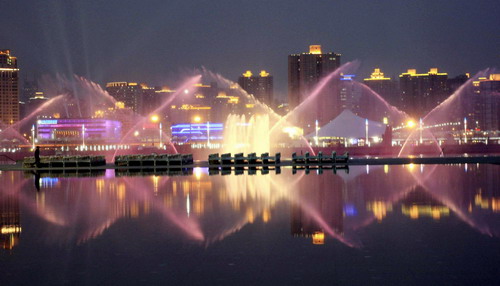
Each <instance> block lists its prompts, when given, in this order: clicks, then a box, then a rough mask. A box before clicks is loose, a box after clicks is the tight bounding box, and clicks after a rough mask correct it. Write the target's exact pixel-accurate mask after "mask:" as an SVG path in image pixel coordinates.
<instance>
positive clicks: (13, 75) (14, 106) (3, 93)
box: [0, 50, 19, 125]
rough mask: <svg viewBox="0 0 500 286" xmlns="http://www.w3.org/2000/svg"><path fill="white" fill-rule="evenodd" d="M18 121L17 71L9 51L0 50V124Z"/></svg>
mask: <svg viewBox="0 0 500 286" xmlns="http://www.w3.org/2000/svg"><path fill="white" fill-rule="evenodd" d="M17 121H19V69H18V68H17V58H16V57H14V56H12V55H11V53H10V50H0V123H2V124H6V125H12V124H14V123H16V122H17Z"/></svg>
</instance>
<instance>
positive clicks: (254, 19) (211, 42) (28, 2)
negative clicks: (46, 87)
mask: <svg viewBox="0 0 500 286" xmlns="http://www.w3.org/2000/svg"><path fill="white" fill-rule="evenodd" d="M310 44H321V45H322V46H323V50H324V51H334V52H337V53H341V54H342V62H344V63H345V62H346V61H350V60H354V59H359V60H361V63H362V65H361V68H360V70H359V71H358V74H359V77H365V76H366V75H368V74H369V71H371V70H372V69H373V68H374V67H376V66H377V67H380V68H382V70H383V71H385V72H386V74H387V75H390V76H395V75H398V74H400V73H401V72H402V71H405V70H406V69H407V68H417V70H418V71H422V72H424V71H427V70H428V69H429V68H430V67H439V68H440V69H441V70H443V71H446V72H448V73H449V74H450V76H455V75H458V74H460V73H464V72H471V73H475V72H477V71H479V70H482V69H484V68H487V67H500V1H498V0H491V1H486V0H485V1H482V0H474V1H472V0H469V1H465V0H450V1H447V0H418V1H410V0H386V1H382V0H381V1H374V0H363V1H362V0H349V1H348V0H345V1H321V0H316V1H299V0H287V1H260V0H252V1H251V0H248V1H237V0H212V1H202V0H198V1H191V0H182V1H177V0H159V1H156V0H151V1H148V0H142V1H127V0H122V1H116V0H106V1H102V0H100V1H97V0H82V1H70V0H65V1H55V0H20V1H6V0H0V48H9V49H11V50H12V51H13V53H14V55H15V56H17V57H18V58H19V65H20V67H21V69H22V71H23V72H24V73H29V74H30V75H31V74H33V73H38V74H45V73H55V72H58V73H65V74H67V73H75V74H78V75H83V76H85V77H88V78H90V79H91V80H93V81H96V82H98V83H101V84H102V83H105V82H107V81H122V80H123V81H139V82H147V83H150V84H166V83H169V82H171V81H172V80H173V79H174V78H177V77H179V75H182V74H186V73H189V72H190V71H192V70H193V69H194V68H199V67H202V66H203V67H206V68H208V69H210V70H212V71H215V72H218V73H220V74H222V75H223V76H225V77H227V78H229V79H231V80H236V79H237V77H238V76H239V75H240V74H241V73H242V72H243V71H245V70H246V69H251V70H254V71H258V70H260V69H266V70H268V71H270V72H271V73H272V74H273V75H274V77H275V86H276V90H275V92H276V93H278V94H284V93H286V82H287V55H288V54H291V53H298V52H304V51H307V50H308V45H310Z"/></svg>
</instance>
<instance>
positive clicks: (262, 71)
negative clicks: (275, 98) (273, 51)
mask: <svg viewBox="0 0 500 286" xmlns="http://www.w3.org/2000/svg"><path fill="white" fill-rule="evenodd" d="M259 75H260V76H261V77H268V76H269V73H268V72H266V71H265V70H261V71H260V74H259Z"/></svg>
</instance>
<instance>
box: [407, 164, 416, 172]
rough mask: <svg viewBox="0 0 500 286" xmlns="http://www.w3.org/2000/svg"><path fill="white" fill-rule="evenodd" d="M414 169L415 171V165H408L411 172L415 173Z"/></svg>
mask: <svg viewBox="0 0 500 286" xmlns="http://www.w3.org/2000/svg"><path fill="white" fill-rule="evenodd" d="M413 169H415V164H413V163H411V164H409V165H408V170H410V172H413Z"/></svg>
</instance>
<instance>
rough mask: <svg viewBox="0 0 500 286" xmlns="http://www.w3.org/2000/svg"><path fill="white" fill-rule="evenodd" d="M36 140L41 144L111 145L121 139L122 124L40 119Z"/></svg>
mask: <svg viewBox="0 0 500 286" xmlns="http://www.w3.org/2000/svg"><path fill="white" fill-rule="evenodd" d="M36 125H37V126H36V132H37V139H38V140H39V142H42V143H56V142H60V143H63V142H64V143H66V142H72V143H80V142H87V143H101V142H106V143H113V142H119V141H120V138H121V128H122V124H121V122H119V121H115V120H106V119H40V120H38V121H37V124H36Z"/></svg>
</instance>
